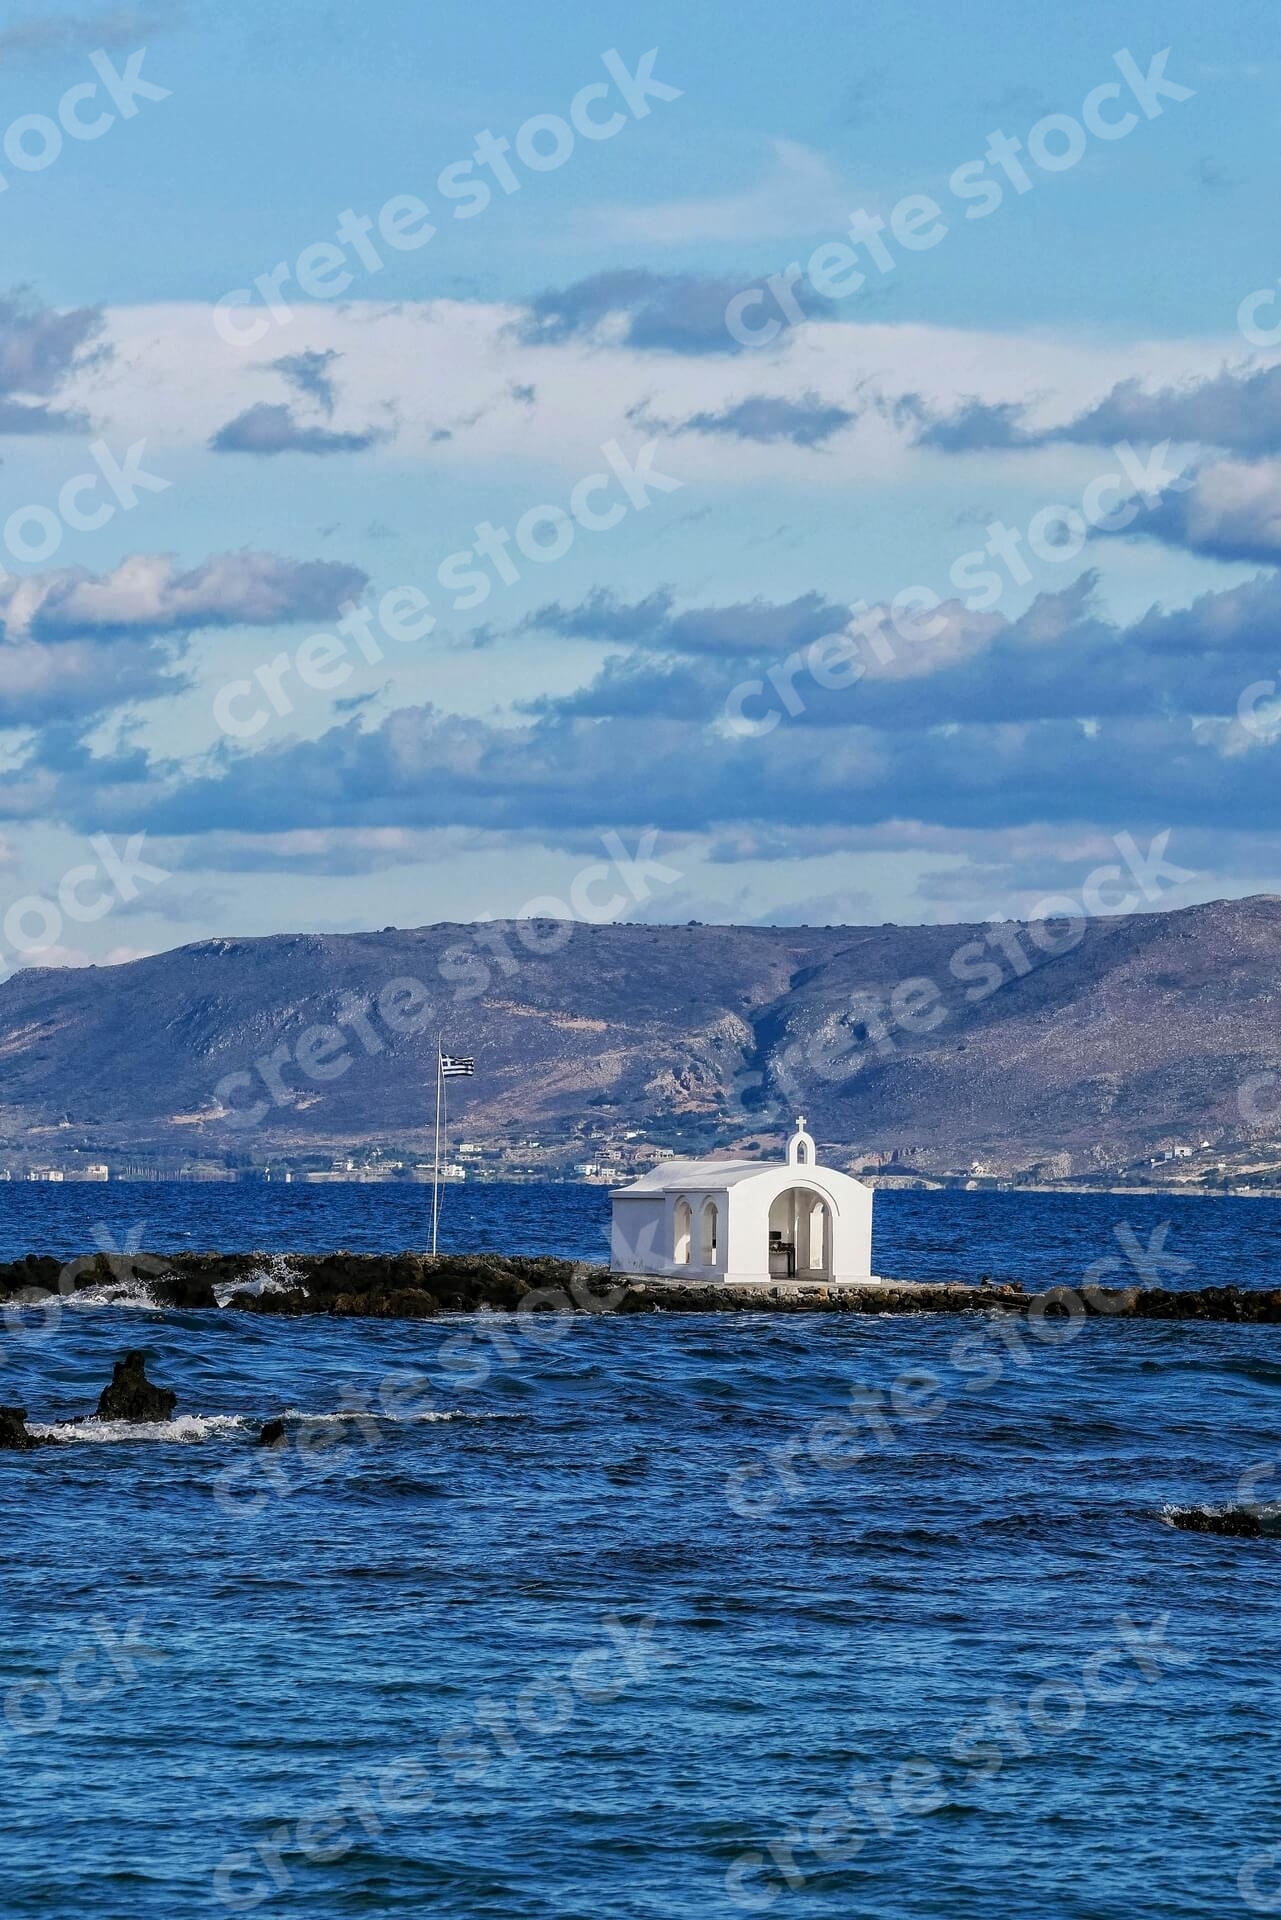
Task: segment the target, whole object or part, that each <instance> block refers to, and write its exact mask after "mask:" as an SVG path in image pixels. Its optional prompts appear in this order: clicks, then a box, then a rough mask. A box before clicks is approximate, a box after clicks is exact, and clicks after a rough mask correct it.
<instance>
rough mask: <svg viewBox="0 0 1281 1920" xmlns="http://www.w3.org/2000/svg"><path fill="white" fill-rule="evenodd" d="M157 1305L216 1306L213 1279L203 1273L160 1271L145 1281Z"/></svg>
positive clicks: (216, 1297)
mask: <svg viewBox="0 0 1281 1920" xmlns="http://www.w3.org/2000/svg"><path fill="white" fill-rule="evenodd" d="M147 1292H148V1293H149V1294H150V1295H151V1297H152V1299H153V1300H154V1301H155V1303H156V1305H157V1306H158V1307H216V1306H217V1304H218V1296H217V1294H216V1293H215V1292H214V1290H213V1281H212V1280H210V1279H209V1278H208V1277H207V1276H206V1275H205V1274H203V1273H162V1274H158V1275H157V1276H156V1277H155V1278H154V1279H149V1280H148V1282H147Z"/></svg>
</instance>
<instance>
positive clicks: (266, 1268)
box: [214, 1253, 298, 1307]
mask: <svg viewBox="0 0 1281 1920" xmlns="http://www.w3.org/2000/svg"><path fill="white" fill-rule="evenodd" d="M297 1285H298V1276H297V1274H296V1273H295V1272H294V1270H293V1268H292V1267H291V1266H290V1265H289V1264H288V1262H287V1261H286V1259H285V1256H284V1254H283V1253H273V1254H272V1255H271V1257H270V1258H269V1259H268V1260H267V1261H266V1263H265V1264H264V1265H263V1266H261V1267H255V1269H254V1271H253V1272H252V1273H251V1274H250V1276H249V1278H248V1279H247V1280H222V1281H219V1283H218V1285H217V1286H216V1287H215V1288H214V1299H215V1300H216V1301H217V1302H218V1305H219V1306H220V1307H225V1306H227V1305H228V1303H229V1302H230V1301H231V1300H233V1299H234V1298H235V1296H236V1295H237V1294H238V1293H250V1294H252V1295H253V1296H254V1298H255V1299H258V1298H259V1296H260V1295H262V1294H264V1293H292V1292H293V1291H294V1289H295V1287H297Z"/></svg>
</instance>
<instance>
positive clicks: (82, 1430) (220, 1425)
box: [27, 1413, 261, 1446]
mask: <svg viewBox="0 0 1281 1920" xmlns="http://www.w3.org/2000/svg"><path fill="white" fill-rule="evenodd" d="M260 1424H261V1423H260V1422H259V1421H258V1420H256V1419H249V1418H248V1417H247V1416H246V1415H244V1414H242V1413H180V1414H179V1415H178V1416H177V1418H176V1419H173V1420H99V1419H97V1418H94V1419H91V1420H55V1421H49V1422H47V1423H45V1424H40V1423H38V1422H37V1421H35V1420H29V1421H28V1422H27V1431H28V1433H31V1434H34V1435H35V1437H36V1439H37V1440H62V1441H81V1442H85V1443H87V1444H90V1445H98V1446H102V1445H109V1444H111V1443H112V1442H113V1441H120V1440H156V1441H159V1442H161V1444H162V1445H166V1446H175V1445H176V1446H191V1445H193V1444H195V1443H196V1442H198V1441H201V1440H210V1439H212V1438H213V1437H214V1436H215V1435H216V1434H222V1433H242V1432H244V1431H245V1430H246V1429H247V1428H251V1427H252V1428H255V1429H256V1428H257V1427H258V1426H259V1425H260Z"/></svg>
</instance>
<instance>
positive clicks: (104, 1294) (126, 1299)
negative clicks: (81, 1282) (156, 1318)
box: [63, 1280, 163, 1313]
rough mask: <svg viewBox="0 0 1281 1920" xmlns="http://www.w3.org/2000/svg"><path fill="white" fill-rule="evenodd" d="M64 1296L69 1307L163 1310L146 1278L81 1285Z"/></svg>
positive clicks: (154, 1311)
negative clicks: (151, 1291) (149, 1288)
mask: <svg viewBox="0 0 1281 1920" xmlns="http://www.w3.org/2000/svg"><path fill="white" fill-rule="evenodd" d="M63 1298H64V1299H65V1301H66V1304H67V1306H69V1307H132V1308H134V1309H135V1311H137V1312H140V1313H160V1312H162V1311H163V1309H162V1308H161V1307H159V1306H158V1305H157V1304H156V1302H155V1301H154V1300H153V1299H152V1297H151V1295H150V1293H149V1292H148V1291H147V1283H146V1281H145V1280H117V1281H108V1282H106V1283H104V1284H103V1285H102V1286H100V1287H80V1288H78V1289H77V1290H76V1292H75V1293H68V1294H66V1295H64V1296H63Z"/></svg>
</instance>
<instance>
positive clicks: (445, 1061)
mask: <svg viewBox="0 0 1281 1920" xmlns="http://www.w3.org/2000/svg"><path fill="white" fill-rule="evenodd" d="M475 1071H476V1062H475V1060H474V1059H473V1058H472V1057H471V1056H470V1055H466V1056H465V1057H464V1058H462V1059H457V1060H456V1059H455V1058H454V1056H453V1054H451V1053H442V1054H441V1056H440V1072H441V1078H442V1079H444V1080H452V1079H453V1078H454V1077H455V1075H456V1074H461V1073H475Z"/></svg>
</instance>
